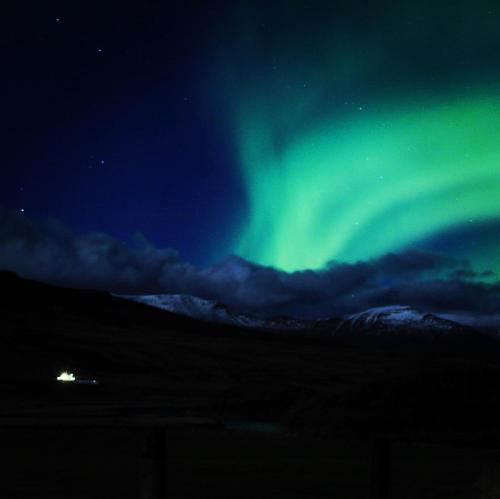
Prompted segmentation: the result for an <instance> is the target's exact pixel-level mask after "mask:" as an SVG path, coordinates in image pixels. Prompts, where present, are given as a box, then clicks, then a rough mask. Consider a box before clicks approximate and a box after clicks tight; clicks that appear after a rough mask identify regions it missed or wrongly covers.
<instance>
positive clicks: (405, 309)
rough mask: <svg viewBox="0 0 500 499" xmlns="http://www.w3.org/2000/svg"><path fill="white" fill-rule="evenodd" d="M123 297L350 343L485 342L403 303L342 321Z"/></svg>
mask: <svg viewBox="0 0 500 499" xmlns="http://www.w3.org/2000/svg"><path fill="white" fill-rule="evenodd" d="M122 298H127V299H131V300H134V301H136V302H139V303H143V304H146V305H149V306H152V307H156V308H160V309H162V310H166V311H168V312H171V313H175V314H179V315H184V316H188V317H192V318H194V319H198V320H202V321H205V322H211V323H218V324H228V325H232V326H237V327H244V328H247V329H255V330H261V331H263V330H265V331H275V332H289V333H293V334H300V335H304V336H311V337H321V338H330V339H335V340H339V341H341V342H343V343H346V344H352V345H371V346H404V347H407V346H415V347H417V348H418V347H422V346H424V347H435V346H445V347H447V346H449V345H451V346H453V345H460V346H461V347H462V346H464V345H469V344H478V343H480V344H481V343H484V341H486V339H485V338H486V337H485V335H483V334H481V333H479V332H477V331H475V330H474V329H473V328H471V327H469V326H467V325H463V324H460V323H458V322H455V321H452V320H449V319H445V318H443V317H439V316H437V315H434V314H429V313H426V312H422V311H419V310H417V309H414V308H412V307H409V306H402V305H394V306H386V307H378V308H371V309H368V310H365V311H363V312H359V313H357V314H353V315H350V316H347V317H345V318H344V319H339V318H335V317H332V318H323V319H318V320H300V319H292V318H287V317H280V318H275V319H261V318H256V317H251V316H248V315H244V314H241V313H237V312H233V311H231V310H230V309H228V308H227V307H226V306H225V305H223V304H221V303H219V302H217V301H215V300H205V299H203V298H198V297H196V296H190V295H178V294H176V295H162V294H159V295H142V296H122Z"/></svg>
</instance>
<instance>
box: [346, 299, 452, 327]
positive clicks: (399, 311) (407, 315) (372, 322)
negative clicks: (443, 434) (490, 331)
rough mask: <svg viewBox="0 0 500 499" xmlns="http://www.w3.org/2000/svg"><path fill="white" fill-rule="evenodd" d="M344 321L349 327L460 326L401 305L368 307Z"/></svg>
mask: <svg viewBox="0 0 500 499" xmlns="http://www.w3.org/2000/svg"><path fill="white" fill-rule="evenodd" d="M345 323H346V324H348V325H349V326H350V327H351V328H359V327H361V328H370V329H372V328H378V327H381V326H385V327H391V328H399V327H405V328H407V327H410V328H416V329H440V330H443V331H452V330H453V329H455V328H456V327H457V326H460V327H461V325H460V324H458V323H457V322H453V321H450V320H447V319H443V318H441V317H438V316H437V315H433V314H428V313H424V312H420V311H419V310H416V309H414V308H412V307H408V306H403V305H393V306H387V307H376V308H370V309H368V310H365V311H363V312H359V313H357V314H354V315H351V316H349V317H348V318H347V319H346V321H345Z"/></svg>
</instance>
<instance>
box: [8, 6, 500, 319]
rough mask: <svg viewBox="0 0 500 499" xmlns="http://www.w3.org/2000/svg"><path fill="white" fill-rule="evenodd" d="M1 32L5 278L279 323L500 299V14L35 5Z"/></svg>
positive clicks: (450, 9) (447, 9)
mask: <svg viewBox="0 0 500 499" xmlns="http://www.w3.org/2000/svg"><path fill="white" fill-rule="evenodd" d="M0 36H1V39H2V43H1V56H2V69H3V71H2V73H3V78H2V80H1V83H0V85H2V87H3V88H2V92H1V95H2V114H1V116H2V120H1V123H2V130H1V136H2V138H3V141H2V142H3V147H2V160H3V167H2V182H1V183H0V207H1V210H2V212H1V218H0V234H2V236H3V237H2V239H3V244H2V246H1V247H0V263H1V264H2V266H3V267H4V268H11V269H13V270H16V271H18V272H20V273H21V274H23V275H27V276H31V277H36V278H41V279H44V280H48V281H52V282H57V283H63V284H71V285H80V286H91V287H99V288H105V289H112V290H121V291H131V292H132V291H133V292H190V293H195V294H199V295H201V296H206V297H215V298H220V299H225V300H226V301H231V300H232V301H234V304H235V305H242V304H243V305H242V306H243V307H250V308H252V307H253V308H257V309H258V308H259V307H261V308H262V307H263V306H264V303H265V304H266V306H268V305H269V303H271V302H272V303H273V304H275V305H276V306H275V307H274V306H273V312H275V311H279V312H280V313H281V312H287V313H290V311H292V312H293V309H294V307H295V306H296V303H297V302H301V303H303V302H304V299H303V298H304V293H306V294H307V293H309V294H308V295H307V296H308V298H307V300H309V301H310V303H313V302H314V303H321V306H319V309H321V311H324V310H325V307H326V309H328V310H330V309H333V308H335V307H337V308H338V309H339V310H350V309H354V308H357V307H361V306H365V305H373V304H377V305H378V304H383V303H387V302H395V301H401V299H402V298H404V300H405V302H415V303H417V304H419V303H422V300H423V301H424V302H425V305H426V306H428V307H430V308H434V309H444V310H460V311H463V310H467V309H474V310H477V309H478V307H479V308H481V311H482V312H485V313H492V312H493V311H494V309H495V307H496V306H497V304H498V303H500V301H498V302H497V301H495V300H496V296H497V294H498V293H500V290H499V284H498V281H497V275H498V272H500V251H499V249H500V86H499V83H500V7H499V6H498V2H495V1H474V2H460V1H459V2H457V1H454V2H435V1H426V0H419V1H402V2H392V1H391V2H389V1H385V2H384V1H379V2H356V1H328V2H326V1H325V2H320V1H305V0H304V1H291V0H287V1H281V0H279V1H272V2H255V1H246V2H243V1H238V0H236V1H231V2H192V1H191V2H190V1H187V2H186V1H183V2H178V3H177V2H173V3H172V4H170V3H167V2H156V1H148V2H137V3H136V4H135V5H129V6H124V5H123V4H119V3H116V4H114V3H113V4H112V3H110V2H103V3H101V4H97V3H96V4H92V3H88V2H87V3H79V2H65V3H60V5H59V7H54V4H51V6H50V7H48V6H46V5H43V4H42V3H35V2H28V4H23V5H22V6H21V7H20V8H19V10H18V11H11V12H9V13H8V15H6V16H5V19H4V26H3V28H2V33H1V35H0ZM110 248H111V249H110ZM2 253H3V254H2ZM117 255H118V256H117ZM394 258H395V259H396V260H397V262H398V263H397V264H396V265H393V264H392V263H390V264H388V262H393V261H394V260H391V259H394ZM153 261H154V263H151V262H153ZM61 262H62V263H61ZM422 262H424V263H422ZM93 264H94V265H93ZM75 267H79V268H80V270H79V271H76V270H75ZM81 269H84V270H81ZM96 269H98V270H96ZM103 269H105V270H103ZM172 269H173V270H172ZM368 269H371V270H368ZM374 269H376V270H374ZM371 271H373V273H372V272H371ZM255 275H258V276H259V278H258V279H257V278H255V279H254V277H252V276H255ZM346 275H349V276H350V277H349V278H346ZM214 276H215V277H214ZM221 276H223V277H221ZM249 276H250V277H249ZM263 276H266V277H263ZM269 276H273V277H272V278H271V277H269ZM311 276H312V277H311ZM325 276H327V277H328V279H330V280H331V282H330V281H328V282H330V285H332V284H331V283H332V282H333V283H334V284H333V286H334V287H335V291H332V293H333V294H330V295H328V297H327V298H325V297H322V298H318V290H319V289H323V287H324V286H325V282H324V279H325ZM360 276H362V277H360ZM310 279H312V280H313V281H314V282H313V283H311V282H310ZM215 281H216V284H214V282H215ZM271 281H272V282H271ZM306 281H307V282H306ZM347 282H349V284H346V283H347ZM409 282H411V283H412V284H413V285H415V286H417V287H418V290H416V289H413V288H412V290H409V289H407V288H405V291H404V293H403V292H402V291H401V289H402V288H401V286H403V285H404V286H408V285H409V284H408V283H409ZM221 283H223V285H224V286H226V288H227V287H228V286H229V287H230V288H231V289H232V290H233V291H234V290H235V289H237V292H234V293H233V294H231V296H229V297H228V296H226V294H227V290H226V291H224V292H222V291H221V290H220V286H221ZM425 283H426V284H425ZM429 283H430V284H429ZM424 284H425V285H424ZM438 284H439V286H441V285H442V286H444V287H445V288H446V289H448V291H449V288H447V287H446V286H452V287H453V291H450V293H449V294H450V295H451V294H453V298H450V300H451V301H450V303H441V302H439V303H438V301H439V300H438V299H437V298H429V299H428V300H427V301H425V300H424V298H422V297H424V296H425V295H426V290H427V288H426V286H427V285H429V286H431V288H432V290H434V292H435V295H432V292H431V293H430V295H432V296H435V297H438V296H440V295H441V294H442V292H443V289H445V288H442V287H439V286H438ZM231 286H232V287H231ZM276 286H277V287H276ZM346 286H347V287H346ZM433 286H434V287H433ZM436 286H437V287H436ZM270 290H271V291H270ZM297 290H299V291H297ZM419 293H420V294H419ZM474 293H476V294H477V293H482V294H481V296H487V298H484V300H483V301H482V304H481V305H477V303H476V302H475V301H474V300H472V298H471V296H473V295H474ZM250 295H251V297H250ZM257 295H259V296H260V298H259V299H256V298H255V297H256V296H257ZM417 295H418V296H420V297H421V298H418V299H414V297H415V296H417ZM458 296H460V297H461V298H460V300H462V301H461V302H460V303H458V301H460V300H459V299H458V298H457V297H458ZM465 296H468V297H469V298H464V297H465ZM492 296H494V297H495V298H494V299H493V298H492ZM499 296H500V295H499ZM360 297H362V298H360ZM412 297H413V298H412ZM348 299H349V300H351V301H349V302H348V301H346V300H348ZM307 300H306V301H307ZM314 300H316V302H315V301H314ZM419 300H420V301H419ZM457 300H458V301H457ZM491 300H493V301H491ZM499 300H500V298H499ZM334 302H335V304H336V305H334ZM486 302H488V303H486ZM325 303H327V305H328V306H326V305H325ZM312 308H313V309H314V310H312V309H310V307H309V308H308V313H316V312H317V311H316V308H314V307H312ZM497 312H498V311H497Z"/></svg>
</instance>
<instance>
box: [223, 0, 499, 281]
mask: <svg viewBox="0 0 500 499" xmlns="http://www.w3.org/2000/svg"><path fill="white" fill-rule="evenodd" d="M278 4H279V6H276V7H275V8H274V10H273V9H267V10H266V9H265V8H260V9H259V8H258V7H252V6H251V4H249V3H244V5H245V8H243V7H241V6H240V8H239V10H238V9H237V10H238V14H239V15H238V16H235V17H236V19H238V24H237V25H236V27H235V28H233V30H232V31H230V34H229V35H227V36H226V38H224V42H223V43H221V44H220V45H222V46H223V47H224V48H225V50H221V52H222V53H223V57H222V58H221V60H222V62H221V63H220V65H219V68H220V70H219V75H220V76H219V81H218V84H219V85H218V87H217V88H218V89H219V92H220V88H222V89H223V91H222V92H221V93H222V94H223V95H224V96H225V98H226V102H225V109H226V121H227V122H228V123H229V125H228V126H227V130H226V131H227V133H228V134H229V135H230V136H231V137H233V140H234V144H235V163H236V165H237V168H238V171H239V172H240V175H241V180H242V184H243V186H244V191H245V193H246V203H247V204H246V217H245V218H243V219H242V220H241V223H240V224H238V227H237V230H236V233H237V236H236V237H235V244H234V246H233V248H232V250H233V251H234V252H235V253H237V254H238V255H240V256H242V257H244V258H246V259H249V260H251V261H254V262H257V263H260V264H263V265H268V266H273V267H276V268H278V269H280V270H284V271H288V272H291V271H296V270H304V269H321V268H325V266H327V265H328V264H329V262H332V261H336V262H356V261H363V260H368V259H372V258H377V257H380V256H382V255H384V254H386V253H388V252H398V251H405V250H407V249H409V248H413V247H418V248H424V249H425V248H427V247H428V244H427V243H428V242H429V241H434V242H435V241H438V240H439V241H441V242H442V241H443V240H445V239H446V237H445V235H446V234H447V233H451V232H453V233H454V234H455V241H459V243H458V244H455V245H454V247H451V248H450V245H446V251H447V252H448V253H450V254H453V255H454V256H457V257H461V258H466V259H469V260H471V262H472V263H473V264H474V265H476V266H477V267H478V268H481V269H493V268H494V269H495V270H500V259H499V258H498V256H497V248H498V245H499V244H500V235H499V236H498V237H497V238H494V239H495V242H494V243H493V244H492V240H491V237H489V238H488V241H486V240H485V238H483V237H482V229H481V227H483V226H484V224H489V226H491V225H492V224H493V225H495V224H498V220H500V202H499V199H500V132H499V130H500V127H499V123H500V90H499V86H498V85H497V82H499V81H500V77H499V71H498V68H497V64H496V62H495V59H494V57H493V55H494V54H495V53H496V52H495V50H496V49H498V46H499V40H498V36H497V35H496V33H495V29H496V24H495V22H496V21H495V19H497V18H496V17H495V16H496V14H497V9H496V8H495V6H494V5H493V4H492V3H491V2H485V3H482V4H481V5H476V6H473V5H472V4H470V3H468V4H465V3H459V4H458V5H457V4H453V7H451V4H450V5H448V4H447V3H446V4H445V3H443V4H439V5H435V4H432V3H431V2H422V3H418V4H417V3H416V2H404V3H402V4H401V5H399V6H395V5H394V4H389V3H379V4H377V5H373V4H365V5H364V7H365V10H361V11H360V12H359V16H358V17H356V15H355V14H354V6H353V7H352V8H351V9H349V7H347V6H346V5H345V4H343V3H338V4H336V3H334V4H331V3H330V4H328V5H327V4H326V3H323V2H318V3H315V2H313V4H312V5H309V6H308V7H306V6H305V4H304V3H303V2H291V3H287V4H286V6H285V4H284V3H283V2H278ZM447 6H448V7H450V8H451V10H452V13H451V15H449V16H448V17H446V15H445V13H446V8H447ZM358 7H360V6H358ZM441 26H446V29H447V30H448V31H447V32H446V35H443V34H442V33H441V32H440V27H441ZM228 47H229V48H228ZM234 47H236V48H234ZM228 82H229V83H228ZM227 96H228V97H227ZM471 228H472V231H471ZM461 232H462V233H463V234H465V232H467V234H468V236H464V238H465V237H466V238H467V239H470V237H471V234H472V238H473V239H474V241H475V243H474V247H473V248H469V250H467V251H465V250H464V247H465V245H464V244H460V239H461V238H460V236H459V235H458V236H457V234H460V233H461ZM499 233H500V231H499ZM490 235H491V234H490ZM483 239H484V241H483ZM462 242H463V241H462ZM483 243H484V244H483ZM431 246H432V245H431ZM433 249H434V250H437V251H439V250H440V248H439V247H435V245H434V246H433Z"/></svg>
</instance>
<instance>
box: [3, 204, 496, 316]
mask: <svg viewBox="0 0 500 499" xmlns="http://www.w3.org/2000/svg"><path fill="white" fill-rule="evenodd" d="M0 235H1V238H0V268H2V269H8V270H14V271H16V272H18V273H19V274H20V275H22V276H25V277H29V278H32V279H38V280H41V281H45V282H50V283H53V284H58V285H64V286H70V287H82V288H94V289H101V290H108V291H111V292H114V293H123V294H150V293H187V294H193V295H196V296H200V297H203V298H210V299H216V300H219V301H221V302H223V303H225V304H227V305H228V306H230V307H233V308H235V309H237V310H239V311H244V312H247V313H252V314H256V315H261V316H273V315H293V316H301V317H318V316H329V315H335V314H337V315H340V314H345V313H349V312H354V311H358V310H361V309H365V308H369V307H373V306H380V305H388V304H408V305H414V306H417V307H420V308H422V309H424V310H428V311H433V312H446V313H477V314H494V313H498V312H499V311H500V283H498V282H496V283H487V282H483V281H481V280H480V279H481V278H482V277H488V278H491V277H492V274H491V273H489V272H488V273H486V274H485V273H484V272H483V273H481V274H477V273H476V272H475V271H474V270H473V269H472V268H471V267H470V265H469V264H468V263H467V262H466V261H463V260H455V259H452V258H449V257H447V256H446V255H440V254H434V253H426V252H417V251H413V252H404V253H399V254H387V255H384V256H382V257H380V258H377V259H373V260H369V261H364V262H357V263H340V262H330V264H329V265H328V266H327V267H326V268H325V269H324V270H322V271H312V270H305V271H299V272H293V273H286V272H282V271H279V270H277V269H274V268H272V267H265V266H261V265H257V264H254V263H252V262H248V261H246V260H244V259H242V258H239V257H237V256H231V257H229V258H227V259H226V260H225V261H223V262H222V263H220V264H218V265H213V266H211V267H208V268H204V269H199V268H197V267H195V266H194V265H192V264H190V263H188V262H184V261H183V260H181V259H180V258H179V255H178V254H177V252H176V251H175V250H173V249H159V248H156V247H154V246H153V245H152V244H151V243H150V242H148V241H147V239H146V238H145V237H144V236H142V235H140V234H138V235H137V236H136V237H135V242H134V243H135V244H134V245H133V246H128V245H125V244H124V243H122V242H120V241H118V240H116V239H114V238H112V237H111V236H109V235H106V234H101V233H98V234H87V235H76V234H74V233H73V232H71V231H70V230H69V229H68V228H67V227H65V226H64V225H62V224H61V223H59V222H57V221H41V222H36V223H35V222H33V221H31V220H30V219H28V218H27V217H25V216H22V215H19V214H15V213H11V212H9V211H6V210H2V209H0Z"/></svg>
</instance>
